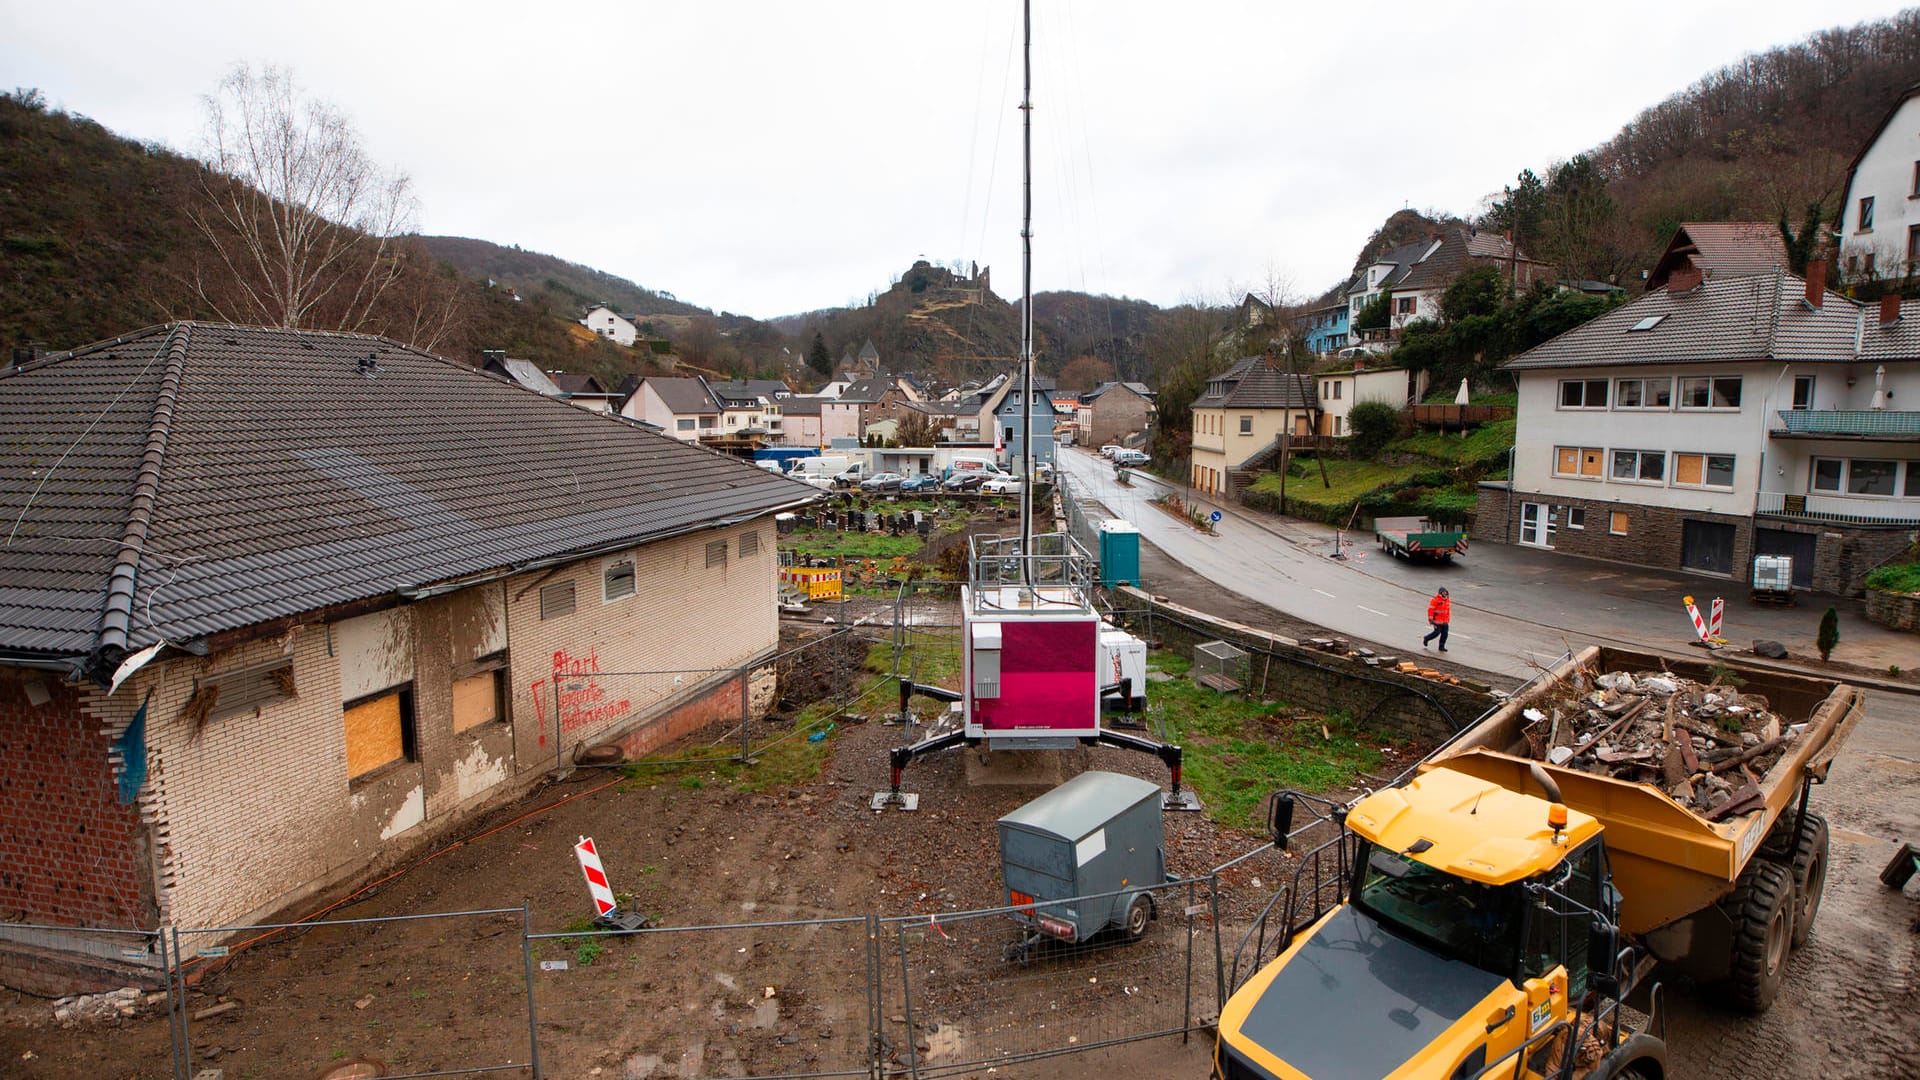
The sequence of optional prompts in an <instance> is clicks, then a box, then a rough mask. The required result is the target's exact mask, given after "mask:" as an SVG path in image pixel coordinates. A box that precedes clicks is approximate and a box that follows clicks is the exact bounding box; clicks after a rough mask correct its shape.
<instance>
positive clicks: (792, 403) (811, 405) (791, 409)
mask: <svg viewBox="0 0 1920 1080" xmlns="http://www.w3.org/2000/svg"><path fill="white" fill-rule="evenodd" d="M828 400H831V399H830V398H822V397H816V396H814V395H812V394H794V395H793V396H791V397H783V398H781V399H780V402H779V404H780V415H782V416H819V415H820V403H821V402H822V401H828Z"/></svg>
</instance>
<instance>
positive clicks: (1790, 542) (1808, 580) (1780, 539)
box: [1753, 529, 1820, 589]
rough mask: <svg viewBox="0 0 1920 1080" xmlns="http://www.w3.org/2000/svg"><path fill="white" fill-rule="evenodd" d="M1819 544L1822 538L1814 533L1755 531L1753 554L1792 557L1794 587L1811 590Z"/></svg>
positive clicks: (1781, 530)
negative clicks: (1814, 559) (1814, 560)
mask: <svg viewBox="0 0 1920 1080" xmlns="http://www.w3.org/2000/svg"><path fill="white" fill-rule="evenodd" d="M1819 542H1820V538H1819V537H1817V536H1815V535H1814V534H1812V533H1803V532H1788V531H1787V530H1785V529H1755V530H1754V533H1753V553H1754V554H1755V555H1787V556H1791V557H1792V558H1793V587H1794V588H1796V589H1811V588H1813V549H1814V546H1815V545H1816V544H1818V543H1819Z"/></svg>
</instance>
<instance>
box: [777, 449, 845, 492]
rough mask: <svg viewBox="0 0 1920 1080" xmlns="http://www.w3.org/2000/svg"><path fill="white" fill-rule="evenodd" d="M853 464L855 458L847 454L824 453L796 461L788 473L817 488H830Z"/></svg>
mask: <svg viewBox="0 0 1920 1080" xmlns="http://www.w3.org/2000/svg"><path fill="white" fill-rule="evenodd" d="M852 465H853V459H852V458H850V457H847V456H846V455H845V454H838V455H835V454H822V455H820V456H819V457H810V458H801V459H800V460H799V461H796V462H794V465H793V470H792V471H791V472H789V473H787V475H788V476H790V477H792V478H793V479H795V480H799V481H802V482H804V483H808V484H812V485H813V486H814V487H817V488H830V487H832V486H833V482H834V479H835V478H836V477H838V476H839V475H840V474H841V473H844V472H846V471H847V469H848V468H849V467H851V466H852Z"/></svg>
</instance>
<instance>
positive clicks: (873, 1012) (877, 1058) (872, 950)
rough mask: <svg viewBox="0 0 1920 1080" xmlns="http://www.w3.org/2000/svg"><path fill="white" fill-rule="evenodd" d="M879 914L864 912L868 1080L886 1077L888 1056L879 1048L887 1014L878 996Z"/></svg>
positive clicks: (885, 1039)
mask: <svg viewBox="0 0 1920 1080" xmlns="http://www.w3.org/2000/svg"><path fill="white" fill-rule="evenodd" d="M882 966H883V965H882V963H881V960H880V917H879V916H877V915H875V914H874V913H872V912H871V911H869V912H868V913H867V1077H868V1080H885V1077H886V1075H887V1059H886V1055H885V1053H884V1052H883V1050H882V1048H883V1047H885V1046H886V1044H887V1033H886V1029H885V1028H883V1027H882V1026H881V1024H882V1022H883V1021H884V1019H885V1017H886V1011H887V1008H886V1003H885V1001H883V1000H882V998H881V995H882V994H883V993H884V990H883V989H882V987H881V977H880V969H881V967H882Z"/></svg>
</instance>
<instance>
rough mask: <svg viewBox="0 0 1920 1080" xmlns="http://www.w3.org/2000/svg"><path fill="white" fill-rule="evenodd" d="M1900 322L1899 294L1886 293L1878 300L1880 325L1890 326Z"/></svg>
mask: <svg viewBox="0 0 1920 1080" xmlns="http://www.w3.org/2000/svg"><path fill="white" fill-rule="evenodd" d="M1899 321H1900V294H1899V293H1888V294H1887V295H1885V296H1883V297H1881V298H1880V325H1881V326H1892V325H1893V324H1894V323H1897V322H1899Z"/></svg>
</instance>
